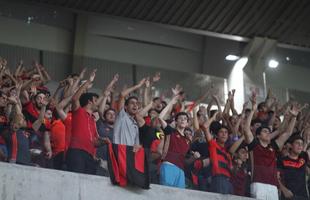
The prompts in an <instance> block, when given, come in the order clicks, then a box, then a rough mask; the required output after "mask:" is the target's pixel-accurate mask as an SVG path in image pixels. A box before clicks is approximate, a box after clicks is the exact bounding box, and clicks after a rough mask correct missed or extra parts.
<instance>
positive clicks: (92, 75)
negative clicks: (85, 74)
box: [88, 69, 97, 83]
mask: <svg viewBox="0 0 310 200" xmlns="http://www.w3.org/2000/svg"><path fill="white" fill-rule="evenodd" d="M96 72H97V69H94V70H93V71H92V72H91V74H90V76H89V79H88V80H89V81H90V82H91V83H92V82H93V81H94V80H95V77H96Z"/></svg>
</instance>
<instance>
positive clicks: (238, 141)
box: [229, 136, 244, 155]
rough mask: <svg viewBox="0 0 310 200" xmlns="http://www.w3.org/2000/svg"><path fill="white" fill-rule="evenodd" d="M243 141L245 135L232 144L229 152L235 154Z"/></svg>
mask: <svg viewBox="0 0 310 200" xmlns="http://www.w3.org/2000/svg"><path fill="white" fill-rule="evenodd" d="M243 141H244V136H241V137H240V138H239V139H238V140H237V141H236V142H234V143H233V144H232V145H231V147H230V148H229V153H231V155H234V154H235V153H236V151H237V149H238V148H239V146H240V145H241V144H242V142H243Z"/></svg>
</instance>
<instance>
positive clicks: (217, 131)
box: [215, 125, 229, 135]
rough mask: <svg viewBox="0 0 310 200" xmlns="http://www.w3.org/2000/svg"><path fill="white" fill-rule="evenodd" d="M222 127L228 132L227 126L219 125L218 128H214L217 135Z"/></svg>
mask: <svg viewBox="0 0 310 200" xmlns="http://www.w3.org/2000/svg"><path fill="white" fill-rule="evenodd" d="M222 128H224V129H226V130H227V131H228V132H229V128H228V127H227V126H225V125H221V126H219V127H218V129H216V130H215V135H217V134H218V133H219V132H220V130H221V129H222Z"/></svg>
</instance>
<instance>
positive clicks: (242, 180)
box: [231, 168, 249, 196]
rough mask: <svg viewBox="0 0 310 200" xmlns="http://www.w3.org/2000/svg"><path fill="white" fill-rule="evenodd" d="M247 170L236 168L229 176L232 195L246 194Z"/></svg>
mask: <svg viewBox="0 0 310 200" xmlns="http://www.w3.org/2000/svg"><path fill="white" fill-rule="evenodd" d="M248 177H249V176H248V174H247V171H246V170H245V169H243V168H240V169H238V170H237V171H236V172H235V173H234V174H233V175H232V177H231V183H232V185H233V188H234V195H238V196H246V184H247V183H248V180H249V179H248Z"/></svg>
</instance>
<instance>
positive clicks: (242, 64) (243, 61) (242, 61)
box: [234, 57, 249, 70]
mask: <svg viewBox="0 0 310 200" xmlns="http://www.w3.org/2000/svg"><path fill="white" fill-rule="evenodd" d="M248 60H249V59H248V58H247V57H242V58H240V59H239V60H238V61H237V62H236V63H235V65H234V68H237V69H240V70H242V69H243V68H244V67H245V65H246V64H247V63H248Z"/></svg>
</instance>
